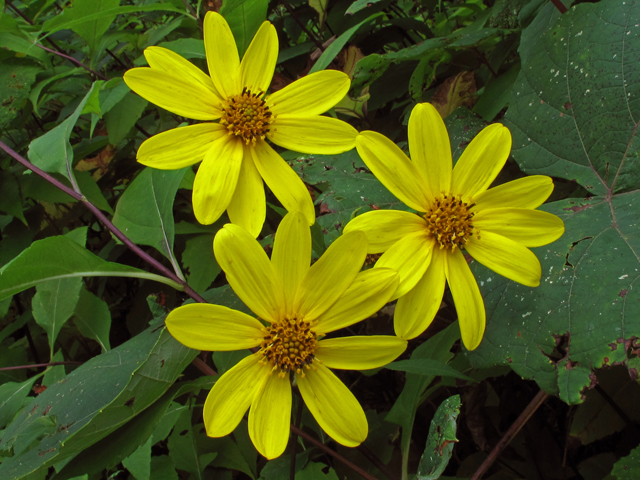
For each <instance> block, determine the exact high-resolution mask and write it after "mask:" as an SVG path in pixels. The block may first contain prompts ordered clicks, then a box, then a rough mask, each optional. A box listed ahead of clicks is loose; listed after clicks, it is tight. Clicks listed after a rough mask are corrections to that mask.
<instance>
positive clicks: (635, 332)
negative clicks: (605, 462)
mask: <svg viewBox="0 0 640 480" xmlns="http://www.w3.org/2000/svg"><path fill="white" fill-rule="evenodd" d="M549 7H551V8H549ZM636 24H640V7H639V6H638V5H637V4H631V3H630V4H629V5H623V4H622V3H620V2H613V1H609V0H605V1H603V2H600V3H597V4H580V5H577V6H575V7H574V8H572V9H571V10H569V12H567V13H566V14H565V15H559V14H558V13H557V12H556V11H555V9H554V8H553V6H552V5H550V4H549V5H547V6H546V7H544V9H543V10H542V13H541V14H540V15H539V16H538V17H537V18H536V19H535V20H534V21H533V22H532V23H531V25H530V26H529V27H528V28H527V29H526V30H525V33H524V34H523V39H522V43H521V47H520V51H521V54H522V59H523V62H522V72H521V73H520V76H519V79H518V81H517V82H516V85H515V87H514V94H513V96H512V98H511V107H510V108H509V111H508V115H507V117H508V120H509V121H508V126H509V127H510V128H511V130H512V132H513V136H514V152H513V155H514V157H515V159H516V161H518V163H519V164H520V166H521V167H522V168H523V169H525V170H527V171H529V172H531V173H546V174H551V175H556V176H560V177H564V178H568V179H575V180H576V181H577V182H578V183H579V184H581V185H582V186H584V188H585V189H587V190H588V191H590V192H591V193H595V194H597V196H594V197H590V198H586V199H569V200H563V201H560V202H555V203H551V204H547V205H544V206H543V208H542V209H543V210H546V211H548V212H551V213H553V214H555V215H558V216H559V217H560V218H562V219H563V220H564V222H565V234H564V236H563V237H562V238H560V239H559V240H558V241H556V242H554V243H553V244H551V245H547V246H544V247H540V248H535V249H533V251H534V253H536V255H537V256H538V258H539V260H540V263H541V267H542V278H541V281H540V286H539V287H536V288H528V287H524V286H522V285H519V284H515V283H513V282H509V281H507V280H506V279H504V278H503V277H501V276H500V275H497V274H495V273H493V272H491V271H489V270H487V269H485V268H484V267H481V266H479V265H477V263H476V262H473V264H472V268H473V269H474V272H475V275H476V278H477V279H478V283H479V285H480V289H481V291H482V293H483V297H484V299H485V305H486V310H487V330H486V333H485V338H484V340H483V341H482V343H481V345H480V347H479V348H478V349H476V350H475V351H473V352H470V353H469V354H468V356H469V360H470V362H471V363H472V364H473V365H474V366H475V367H479V368H486V367H489V366H493V365H505V366H506V365H508V366H509V367H511V368H512V369H513V370H514V371H515V372H516V373H518V374H519V375H520V376H522V377H523V378H527V379H534V380H535V381H536V382H538V384H539V385H540V387H541V388H543V389H544V390H545V391H547V392H549V393H551V394H556V395H559V396H560V398H561V399H562V400H564V401H565V402H567V403H580V402H581V401H583V399H584V396H583V390H584V389H585V388H587V387H589V386H590V385H592V384H593V381H594V380H593V378H592V377H590V376H591V375H593V377H595V378H597V375H598V373H597V371H596V370H597V369H599V368H601V367H603V366H605V365H611V364H615V363H621V364H624V365H627V366H628V367H630V368H631V366H632V363H633V362H634V359H633V358H631V359H629V358H627V353H626V350H627V347H626V346H625V345H626V342H629V341H630V340H631V339H632V338H635V337H637V336H640V320H639V319H640V303H639V302H638V291H637V289H636V288H635V281H636V279H637V278H638V270H639V269H640V261H639V259H638V253H637V252H638V251H639V250H640V229H639V227H638V220H637V204H638V202H639V201H640V192H639V191H638V190H637V189H638V187H640V174H639V173H638V172H640V169H639V167H640V163H639V162H638V157H639V151H638V147H639V146H640V143H639V142H638V140H637V138H636V123H635V122H636V121H635V120H634V119H635V118H639V119H640V103H639V102H638V99H640V71H639V70H637V69H635V68H633V67H629V68H627V67H628V65H635V64H636V63H637V60H638V59H640V57H638V54H639V52H640V49H639V48H638V47H640V29H638V28H636V27H634V25H636ZM625 25H628V27H625ZM605 38H606V39H607V40H606V42H605V41H604V40H602V39H605ZM587 45H589V47H587ZM637 57H638V58H637ZM634 62H635V63H634ZM623 70H624V72H625V73H624V79H622V75H623V74H622V73H621V72H622V71H623ZM625 82H626V83H625ZM525 132H526V133H525ZM624 192H626V193H624Z"/></svg>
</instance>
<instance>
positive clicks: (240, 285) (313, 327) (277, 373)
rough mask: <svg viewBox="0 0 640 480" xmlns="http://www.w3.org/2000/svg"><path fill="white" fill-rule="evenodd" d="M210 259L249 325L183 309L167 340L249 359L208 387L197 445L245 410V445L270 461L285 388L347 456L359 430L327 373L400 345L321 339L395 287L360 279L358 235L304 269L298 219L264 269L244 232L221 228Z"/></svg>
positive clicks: (285, 434)
mask: <svg viewBox="0 0 640 480" xmlns="http://www.w3.org/2000/svg"><path fill="white" fill-rule="evenodd" d="M213 249H214V252H215V255H216V259H217V260H218V263H219V264H220V266H221V267H222V269H223V270H224V271H225V273H226V275H227V280H228V281H229V284H230V285H231V287H232V288H233V290H234V291H235V292H236V293H237V294H238V296H239V297H240V299H242V301H243V302H244V303H245V304H246V305H247V307H249V308H250V309H251V310H252V311H253V312H254V313H255V314H256V315H257V316H258V317H259V319H262V320H263V321H264V322H265V323H266V326H265V325H264V324H263V323H262V322H261V321H260V320H258V319H256V318H253V317H252V316H249V315H246V314H244V313H242V312H238V311H236V310H232V309H230V308H227V307H222V306H219V305H207V304H189V305H184V306H182V307H178V308H177V309H175V310H173V311H172V312H171V313H170V314H169V316H168V317H167V322H166V323H167V327H168V329H169V331H170V332H171V334H172V335H173V336H174V337H175V338H176V339H177V340H178V341H180V342H181V343H183V344H184V345H186V346H188V347H191V348H195V349H197V350H219V351H228V350H239V349H245V348H254V347H258V348H259V350H258V351H257V352H256V353H254V354H252V355H249V356H248V357H246V358H244V359H243V360H241V361H240V362H239V363H238V364H237V365H236V366H234V367H233V368H232V369H230V370H229V371H228V372H226V373H225V374H224V375H222V377H221V378H220V379H219V380H218V381H217V382H216V384H215V385H214V386H213V389H212V390H211V392H210V393H209V395H208V397H207V400H206V402H205V405H204V423H205V427H206V429H207V435H209V436H211V437H221V436H224V435H227V434H229V433H231V432H232V431H233V430H234V429H235V428H236V426H237V425H238V423H239V422H240V420H241V419H242V417H243V416H244V414H245V412H246V411H247V409H249V407H250V410H249V435H250V436H251V440H252V441H253V444H254V445H255V446H256V448H257V449H258V451H259V452H260V453H261V454H262V455H264V456H265V457H267V458H269V459H271V458H275V457H277V456H279V455H280V454H282V452H283V451H284V449H285V447H286V445H287V441H288V438H289V424H290V417H291V380H290V377H294V378H295V382H296V383H297V386H298V388H299V389H300V393H301V394H302V398H303V399H304V401H305V403H306V404H307V407H308V408H309V411H310V412H311V413H312V414H313V416H314V417H315V419H316V420H317V421H318V424H319V425H320V427H322V429H323V430H324V431H325V432H327V434H329V435H330V436H331V437H332V438H333V439H334V440H336V441H337V442H339V443H341V444H342V445H346V446H349V447H353V446H356V445H359V444H360V443H362V442H363V441H364V439H365V438H366V437H367V431H368V427H367V420H366V417H365V415H364V412H363V411H362V407H361V406H360V404H359V403H358V401H357V400H356V398H355V397H354V396H353V394H352V393H351V392H350V391H349V389H348V388H347V387H346V386H345V385H344V384H343V383H342V382H341V381H340V380H339V379H338V378H337V377H336V376H335V375H334V374H333V373H332V372H331V371H330V370H329V368H327V367H330V368H338V369H355V370H366V369H371V368H377V367H381V366H383V365H386V364H387V363H389V362H391V361H392V360H394V359H395V358H396V357H397V356H398V355H400V354H401V353H402V352H403V351H404V350H405V348H406V346H407V342H406V340H403V339H400V338H398V337H393V336H382V335H381V336H369V337H359V336H354V337H346V338H330V339H323V336H325V335H326V334H328V333H330V332H333V331H335V330H339V329H341V328H345V327H348V326H350V325H353V324H354V323H356V322H359V321H360V320H363V319H364V318H366V317H368V316H370V315H372V314H373V313H375V312H376V311H378V310H379V309H380V308H381V307H382V306H383V305H384V304H385V303H386V302H387V301H388V300H389V298H390V297H391V296H392V295H393V292H394V291H395V290H396V288H397V285H398V280H397V273H396V272H395V271H393V270H391V269H387V268H384V269H370V270H367V271H364V272H360V268H361V267H362V264H363V262H364V258H365V256H366V250H367V240H366V238H365V235H364V234H363V233H361V232H354V233H350V234H348V235H343V236H341V237H340V238H338V239H337V240H336V241H335V242H334V243H333V244H332V245H331V246H330V247H329V248H328V249H327V251H326V252H325V253H324V255H323V256H322V257H321V258H320V259H319V260H318V261H317V262H316V263H314V264H313V265H312V266H311V267H310V266H309V264H310V261H311V233H310V230H309V227H308V225H307V221H306V219H305V218H304V217H303V216H302V214H300V213H299V212H293V213H289V214H287V215H286V216H285V218H284V219H283V221H282V223H281V224H280V226H279V227H278V230H277V232H276V236H275V241H274V245H273V254H272V256H271V260H269V258H268V257H267V255H266V254H265V252H264V250H263V249H262V247H261V246H260V244H259V243H258V242H257V241H256V240H255V239H254V238H253V237H252V236H251V235H250V234H249V233H248V232H246V231H245V230H244V229H242V228H240V227H238V226H236V225H233V224H227V225H225V227H224V228H223V229H222V230H220V231H219V232H218V234H217V235H216V237H215V240H214V244H213Z"/></svg>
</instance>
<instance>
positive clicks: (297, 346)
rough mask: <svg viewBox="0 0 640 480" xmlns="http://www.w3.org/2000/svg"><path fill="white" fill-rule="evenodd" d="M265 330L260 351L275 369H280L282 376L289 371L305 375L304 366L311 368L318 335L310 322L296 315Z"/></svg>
mask: <svg viewBox="0 0 640 480" xmlns="http://www.w3.org/2000/svg"><path fill="white" fill-rule="evenodd" d="M264 330H265V335H264V339H263V340H262V343H261V344H260V353H262V355H264V360H265V361H267V362H269V363H271V364H272V365H273V369H274V370H277V369H279V370H280V373H279V375H280V376H281V377H284V376H285V374H286V373H288V372H296V373H299V374H303V375H304V373H303V372H302V368H303V367H306V368H311V367H310V365H311V363H312V362H313V359H314V358H315V350H316V345H317V344H318V336H317V335H316V334H315V333H314V332H312V331H311V324H310V323H309V322H307V321H305V320H302V319H298V318H295V317H293V318H285V319H284V320H282V321H280V322H277V323H274V324H272V325H269V326H267V327H265V329H264Z"/></svg>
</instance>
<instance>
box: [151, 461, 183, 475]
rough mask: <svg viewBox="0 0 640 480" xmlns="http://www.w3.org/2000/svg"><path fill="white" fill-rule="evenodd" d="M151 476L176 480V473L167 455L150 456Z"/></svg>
mask: <svg viewBox="0 0 640 480" xmlns="http://www.w3.org/2000/svg"><path fill="white" fill-rule="evenodd" d="M151 478H153V480H178V473H177V472H176V467H175V466H174V465H173V461H172V460H171V458H170V457H169V456H168V455H160V456H158V457H151Z"/></svg>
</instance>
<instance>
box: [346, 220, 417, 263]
mask: <svg viewBox="0 0 640 480" xmlns="http://www.w3.org/2000/svg"><path fill="white" fill-rule="evenodd" d="M426 228H427V222H426V221H425V219H424V218H422V217H420V216H418V215H416V214H415V213H409V212H403V211H400V210H373V211H371V212H366V213H363V214H362V215H358V216H357V217H356V218H354V219H353V220H351V221H350V222H349V223H347V226H346V227H344V233H347V232H352V231H355V230H359V231H361V232H364V233H365V235H366V236H367V241H368V242H369V249H368V250H367V253H382V252H384V251H386V250H388V249H389V248H391V246H392V245H393V244H394V243H396V242H397V241H399V240H400V239H402V238H404V237H406V236H407V235H409V234H411V233H416V232H422V231H425V230H426Z"/></svg>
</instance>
